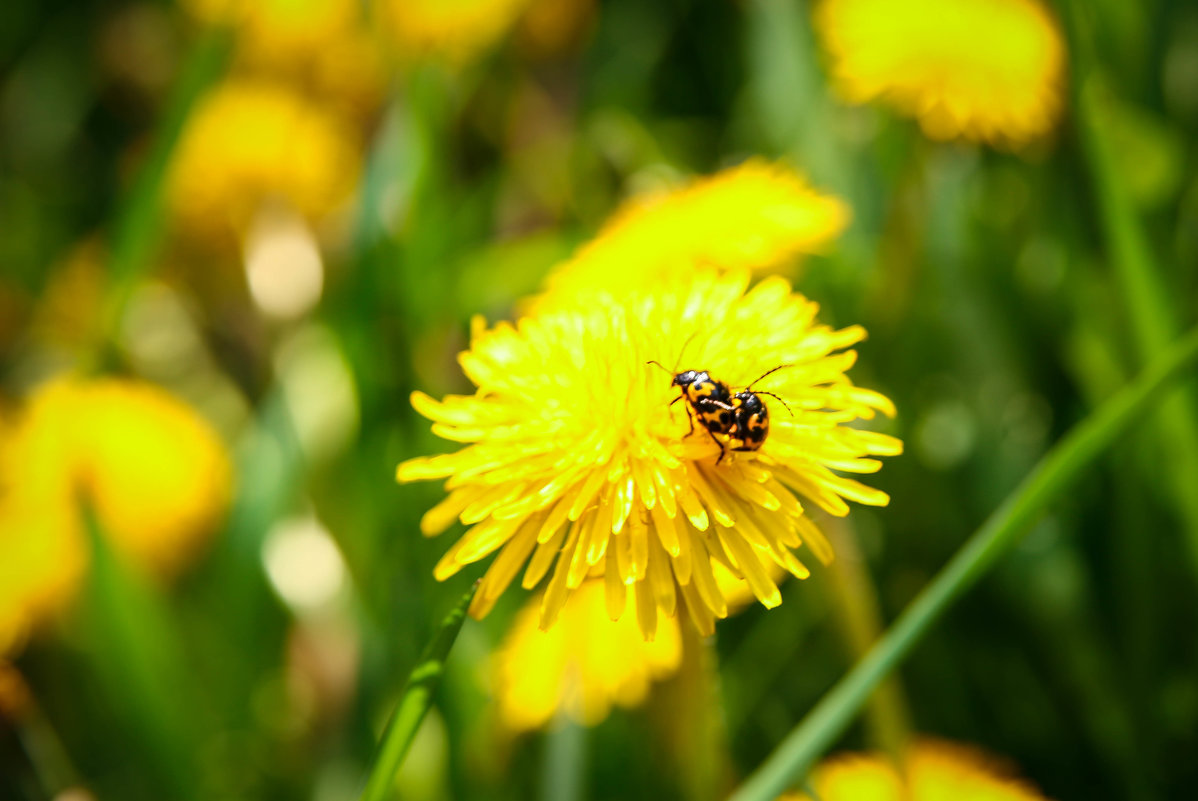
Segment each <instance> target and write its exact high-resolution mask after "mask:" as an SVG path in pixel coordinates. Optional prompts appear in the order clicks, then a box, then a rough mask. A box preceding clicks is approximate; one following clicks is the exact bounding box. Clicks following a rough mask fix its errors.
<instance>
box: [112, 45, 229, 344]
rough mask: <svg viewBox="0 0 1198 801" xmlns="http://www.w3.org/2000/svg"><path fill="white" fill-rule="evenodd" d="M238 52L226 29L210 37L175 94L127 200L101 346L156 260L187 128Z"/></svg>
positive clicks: (119, 219)
mask: <svg viewBox="0 0 1198 801" xmlns="http://www.w3.org/2000/svg"><path fill="white" fill-rule="evenodd" d="M232 52H233V35H232V33H231V32H230V31H229V30H227V29H224V28H213V29H211V30H209V31H207V32H205V33H204V34H203V37H202V38H201V39H200V41H199V42H197V43H196V45H195V47H194V48H193V49H192V51H191V52H190V53H189V54H188V56H187V58H186V60H185V61H184V64H183V69H182V71H181V74H180V75H179V78H178V79H177V80H176V81H175V84H174V87H173V89H172V90H171V95H170V97H169V98H168V100H167V103H166V108H165V109H164V110H163V113H162V119H161V121H160V122H159V124H158V129H157V130H156V131H155V132H154V136H153V139H152V141H151V142H150V146H149V148H148V152H147V153H146V157H145V160H144V161H143V162H142V164H141V166H140V168H139V169H138V171H137V175H136V177H135V178H134V180H133V184H132V186H130V187H129V190H128V191H127V192H126V193H125V196H124V198H123V199H122V201H121V204H120V208H119V209H118V211H117V215H116V221H115V222H114V224H113V230H112V242H111V252H110V254H109V261H108V273H109V282H110V285H109V297H108V301H107V307H106V309H105V318H104V321H103V325H104V330H103V331H102V332H101V333H102V334H103V337H102V341H101V342H100V343H99V345H100V347H108V346H109V345H110V344H111V340H112V338H113V337H114V336H115V334H116V331H117V329H118V327H119V325H120V321H121V317H122V315H123V313H124V309H125V305H126V304H127V303H128V301H129V296H130V294H131V293H132V292H133V288H134V287H135V286H136V284H137V280H138V278H140V277H141V275H142V273H144V272H145V271H146V269H147V267H148V266H149V264H150V262H151V260H152V258H153V256H154V250H155V248H156V247H157V245H158V240H159V237H160V236H161V233H162V225H161V216H162V193H163V188H164V186H165V184H166V175H167V170H168V168H169V167H170V163H171V157H172V156H173V155H174V153H175V146H176V145H177V144H178V142H179V137H180V135H181V134H182V133H183V127H184V125H186V123H187V119H188V117H190V116H191V110H192V108H193V107H194V106H195V104H196V101H198V100H199V99H200V97H201V96H202V95H203V94H204V92H205V91H207V89H208V87H209V86H211V85H212V84H213V83H215V82H216V80H217V79H218V78H220V76H221V75H223V74H224V71H225V68H226V65H227V64H228V62H229V59H230V56H231V55H232Z"/></svg>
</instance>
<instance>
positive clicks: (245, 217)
mask: <svg viewBox="0 0 1198 801" xmlns="http://www.w3.org/2000/svg"><path fill="white" fill-rule="evenodd" d="M359 167H360V163H359V157H358V155H357V135H356V134H355V132H354V130H353V128H352V127H351V126H349V125H348V124H347V123H346V121H344V120H343V119H342V118H341V117H340V116H339V115H337V114H335V113H334V112H332V111H331V110H329V109H327V108H322V107H321V106H319V105H317V104H315V103H314V102H312V101H311V100H309V99H308V98H306V97H305V96H304V95H302V94H300V93H298V92H296V91H294V90H292V89H290V88H288V87H286V86H285V85H283V84H278V83H274V82H270V81H259V80H244V79H237V80H232V81H229V82H226V83H224V84H222V85H221V86H219V87H217V88H216V89H214V90H213V91H212V92H210V93H209V94H208V95H207V96H206V97H205V98H204V99H203V100H201V101H200V104H199V107H198V108H197V109H196V111H195V113H194V115H193V116H192V118H191V120H190V121H189V123H188V126H187V128H186V129H185V130H184V132H183V135H182V140H181V141H180V143H179V148H178V154H177V155H176V157H175V161H174V163H173V164H172V165H171V176H170V184H169V187H168V197H167V200H168V204H169V206H170V209H171V211H172V212H173V214H174V217H175V219H176V221H177V224H178V226H179V227H180V228H181V229H183V231H184V232H186V233H190V234H191V235H192V236H193V237H194V238H195V239H197V240H198V241H205V240H209V241H211V240H215V241H218V242H230V241H231V242H233V243H234V244H235V243H236V242H238V241H239V240H240V238H241V236H242V235H243V234H244V232H245V231H246V230H247V229H248V228H249V226H250V223H251V221H252V220H253V219H254V216H255V214H257V213H258V211H259V210H260V209H261V207H262V206H263V205H264V204H268V203H281V204H284V205H286V206H287V207H289V208H291V209H293V210H294V211H296V212H298V213H299V214H301V215H302V216H303V217H304V218H305V219H307V220H308V221H309V222H312V223H317V222H320V221H321V220H323V219H325V218H327V217H328V216H329V215H331V214H332V213H333V212H334V211H337V210H339V209H340V208H341V207H342V206H343V204H344V203H346V202H347V201H348V200H349V198H350V195H351V193H352V190H353V187H354V185H355V183H356V180H357V174H358V170H359Z"/></svg>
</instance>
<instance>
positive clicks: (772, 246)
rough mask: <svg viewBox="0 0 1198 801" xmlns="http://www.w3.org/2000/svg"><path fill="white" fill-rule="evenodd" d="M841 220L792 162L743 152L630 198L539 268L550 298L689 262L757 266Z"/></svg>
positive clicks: (795, 251)
mask: <svg viewBox="0 0 1198 801" xmlns="http://www.w3.org/2000/svg"><path fill="white" fill-rule="evenodd" d="M848 221H849V209H848V207H847V206H846V205H845V204H844V203H843V202H842V201H840V200H839V199H837V198H835V197H831V196H828V195H821V194H819V193H818V192H816V191H815V190H814V189H812V188H811V187H810V186H809V185H808V184H807V183H806V181H804V180H803V178H802V177H800V176H799V175H798V173H796V172H795V171H794V170H793V169H791V168H790V167H787V166H785V165H782V164H771V163H768V162H765V161H761V160H758V159H753V160H750V161H747V162H745V163H744V164H741V165H740V166H738V167H733V168H731V169H727V170H724V171H723V172H720V173H717V174H716V175H714V176H711V177H708V178H703V179H700V180H697V181H695V182H693V183H691V184H689V185H687V186H684V187H682V188H680V189H676V190H674V191H671V192H661V193H655V194H651V195H649V196H648V197H639V198H634V199H632V200H630V201H628V202H627V203H625V204H624V205H623V206H622V207H621V208H620V209H619V210H617V211H616V213H615V215H614V216H613V217H612V219H611V220H610V221H609V222H608V223H607V224H606V225H605V226H604V228H603V230H602V231H601V232H600V234H599V236H598V237H597V238H596V239H595V240H594V241H593V242H591V243H590V244H588V245H586V246H585V247H583V248H582V249H580V250H579V252H578V253H577V254H576V255H575V256H574V257H573V258H571V259H570V260H569V261H567V262H566V263H565V264H563V265H561V266H559V267H558V268H556V269H555V270H554V272H553V273H552V274H551V275H550V277H549V285H550V287H551V289H552V290H553V291H552V292H551V293H550V297H552V298H554V299H555V300H560V299H561V298H563V297H566V296H568V295H569V294H571V293H582V294H589V293H591V292H593V291H595V290H596V288H598V287H612V288H616V289H619V290H622V289H624V288H625V287H627V286H628V285H629V284H630V283H645V282H648V281H657V280H663V279H664V278H667V277H670V276H680V275H685V274H686V273H688V272H690V271H691V270H692V269H694V265H695V264H706V265H710V266H713V267H716V268H720V269H732V268H748V269H751V270H765V269H768V268H770V267H776V266H777V265H779V264H781V263H783V262H785V261H786V260H787V259H792V258H794V257H796V256H798V255H800V254H809V253H816V252H819V251H820V250H821V249H823V248H824V247H825V246H827V245H828V243H830V242H831V241H832V240H833V239H835V238H836V237H837V236H838V235H839V234H840V233H841V231H843V230H844V228H845V226H846V225H847V224H848Z"/></svg>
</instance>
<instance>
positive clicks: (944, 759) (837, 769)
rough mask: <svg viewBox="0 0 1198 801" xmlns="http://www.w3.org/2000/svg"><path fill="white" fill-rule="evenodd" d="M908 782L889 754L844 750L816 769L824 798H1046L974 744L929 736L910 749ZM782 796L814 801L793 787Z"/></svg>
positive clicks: (816, 785)
mask: <svg viewBox="0 0 1198 801" xmlns="http://www.w3.org/2000/svg"><path fill="white" fill-rule="evenodd" d="M906 758H907V763H906V765H905V773H906V782H904V781H903V777H902V775H901V774H900V773H899V771H898V770H896V769H895V767H894V764H893V763H892V762H891V760H890V758H889V757H888V756H886V755H883V754H840V755H837V756H834V757H832V758H830V759H827V760H825V761H824V762H823V763H822V764H820V765H819V766H818V767H817V768H816V769H815V771H813V773H812V775H811V789H812V790H814V791H815V794H816V797H818V798H819V801H943V800H944V799H953V801H1045V797H1044V795H1043V794H1041V793H1040V792H1039V791H1038V790H1036V789H1035V788H1034V787H1032V786H1031V785H1029V784H1027V783H1026V782H1024V781H1023V780H1021V779H1017V778H1015V777H1014V776H1013V775H1012V774H1011V771H1010V770H1009V768H1008V767H1007V766H1006V765H1005V764H1003V763H1002V762H1000V761H999V760H997V759H995V758H994V757H992V756H989V755H987V754H986V753H984V752H982V751H979V750H977V749H975V748H971V747H968V746H963V745H957V744H955V743H948V742H943V741H939V740H931V739H923V740H919V741H917V742H915V743H914V744H912V746H911V747H910V749H908V751H907V755H906ZM779 801H811V800H810V798H809V797H808V796H807V795H805V794H799V793H793V794H788V795H785V796H782V798H780V799H779Z"/></svg>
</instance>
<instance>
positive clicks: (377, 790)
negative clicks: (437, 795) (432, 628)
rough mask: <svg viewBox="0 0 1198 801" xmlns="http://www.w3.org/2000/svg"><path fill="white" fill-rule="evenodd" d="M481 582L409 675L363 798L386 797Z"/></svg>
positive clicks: (373, 800) (366, 800)
mask: <svg viewBox="0 0 1198 801" xmlns="http://www.w3.org/2000/svg"><path fill="white" fill-rule="evenodd" d="M477 589H478V585H477V584H475V585H474V586H473V587H471V589H470V591H469V592H468V593H466V595H465V596H464V597H463V598H462V600H461V601H460V602H458V605H457V606H456V607H454V609H453V611H452V612H450V613H449V615H448V616H447V617H446V618H445V620H444V621H443V622H442V623H441V628H440V629H438V630H437V634H436V636H434V637H433V639H432V642H430V643H429V645H428V647H427V648H426V649H425V650H424V653H423V654H421V656H420V661H419V662H418V663H416V667H414V668H412V672H411V674H410V675H409V676H408V683H407V686H405V687H404V691H403V694H402V695H401V696H400V698H399V703H398V704H396V705H395V711H394V712H392V713H391V719H390V720H388V721H387V728H386V729H384V730H383V736H382V738H381V739H380V740H379V747H378V750H377V751H375V754H374V761H373V763H372V764H371V766H370V772H369V773H368V774H367V778H366V789H364V790H363V791H362V795H361V801H383V799H385V798H387V797H388V796H389V795H390V793H391V789H392V787H393V786H394V784H395V774H396V773H397V772H398V771H399V766H400V765H401V764H402V763H403V758H404V755H406V754H407V753H408V747H409V746H410V745H411V744H412V739H413V738H414V737H415V736H416V730H417V729H419V728H420V721H422V720H424V715H425V713H426V712H428V709H429V707H430V706H432V703H433V693H435V692H436V690H437V686H438V685H439V684H440V683H441V677H442V675H444V673H445V660H446V658H447V657H448V656H449V650H450V649H451V648H452V647H453V643H454V641H455V640H456V639H457V637H458V632H459V631H461V629H462V623H463V622H464V621H465V619H466V609H467V608H468V607H469V606H470V600H471V599H472V598H473V597H474V593H475V590H477Z"/></svg>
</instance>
